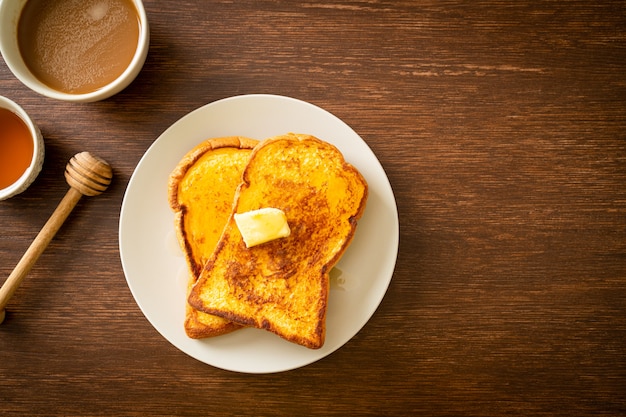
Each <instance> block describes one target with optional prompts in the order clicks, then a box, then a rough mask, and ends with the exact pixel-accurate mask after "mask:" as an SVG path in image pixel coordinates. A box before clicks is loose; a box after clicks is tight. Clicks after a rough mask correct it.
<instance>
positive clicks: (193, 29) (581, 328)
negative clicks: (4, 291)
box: [0, 0, 626, 416]
mask: <svg viewBox="0 0 626 417" xmlns="http://www.w3.org/2000/svg"><path fill="white" fill-rule="evenodd" d="M145 6H146V10H147V14H148V18H149V19H150V24H151V35H152V42H151V48H150V53H149V56H148V59H147V61H146V65H145V66H144V69H143V71H142V72H141V74H140V75H139V77H138V78H137V79H136V80H135V82H134V83H133V84H131V85H130V86H129V87H128V88H127V89H126V90H124V91H123V92H122V93H120V94H118V95H116V96H114V97H113V98H111V99H109V100H105V101H103V102H98V103H92V104H71V103H63V102H57V101H53V100H51V99H46V98H43V97H40V96H38V95H36V94H35V93H33V92H31V91H29V90H27V89H26V88H25V87H24V86H22V85H21V84H20V83H19V82H18V81H17V80H16V79H15V77H13V75H12V74H11V73H10V71H9V69H8V68H7V67H6V65H5V64H4V62H2V63H0V94H2V95H4V96H7V97H9V98H11V99H13V100H15V101H16V102H18V103H19V104H20V105H22V106H23V107H24V109H25V110H26V111H27V112H28V113H29V114H30V115H31V116H32V117H33V119H34V120H35V122H37V123H38V124H39V126H40V127H41V129H42V131H43V134H44V137H45V140H46V151H47V157H46V162H45V164H44V168H43V171H42V174H41V175H40V177H39V178H38V179H37V180H36V181H35V183H34V184H33V185H32V186H31V188H29V190H27V191H26V192H25V193H24V194H22V195H20V196H18V197H15V198H12V199H10V200H7V201H3V202H2V203H1V204H0V224H1V225H2V227H1V231H0V275H4V276H8V275H9V273H10V271H11V270H12V268H13V267H14V266H15V264H16V263H17V261H18V260H19V258H20V256H21V254H22V253H23V252H24V251H25V249H26V248H27V247H28V244H29V242H30V241H32V239H33V237H34V236H35V235H36V233H37V231H38V230H39V229H40V228H41V226H42V225H43V223H44V222H45V220H46V218H47V216H48V215H49V213H51V212H52V211H53V209H54V207H55V206H56V204H57V202H58V201H59V199H60V198H61V197H62V195H63V194H64V192H65V189H66V184H65V181H64V180H63V178H62V175H61V173H62V172H63V169H64V166H65V164H66V162H67V160H68V159H69V158H70V157H71V156H72V155H73V154H75V153H76V152H78V151H82V150H87V151H90V152H92V153H94V154H97V155H99V156H101V157H102V158H104V159H105V160H107V161H108V162H109V163H110V164H111V165H112V166H113V170H114V172H113V175H114V180H113V182H112V184H111V186H110V187H109V189H108V190H107V192H105V193H103V194H102V195H101V196H99V197H98V198H97V199H93V200H92V199H85V200H84V201H81V202H80V203H79V205H78V207H77V208H76V209H75V210H74V212H73V213H72V215H71V216H70V218H69V219H68V220H67V221H66V223H65V224H64V226H63V227H62V228H61V230H60V231H59V233H58V234H57V236H56V237H55V239H54V240H53V241H52V243H51V244H50V246H49V247H48V249H47V251H46V252H45V253H44V254H43V255H42V256H41V258H40V260H39V261H38V263H37V265H36V267H35V268H34V269H33V270H32V271H31V273H30V276H29V279H28V280H26V281H25V282H24V283H23V285H22V286H21V287H20V288H19V290H18V291H17V292H16V293H15V295H14V297H13V299H12V301H11V302H10V303H9V305H8V306H7V310H8V314H7V317H6V320H5V322H4V323H3V324H2V325H1V326H0V352H2V353H1V354H0V404H2V411H3V413H5V414H7V415H225V416H229V415H232V416H235V415H236V416H245V415H251V416H252V415H255V416H256V415H294V414H309V415H429V416H437V415H441V416H444V415H445V416H448V415H457V416H470V415H471V416H501V415H524V416H529V415H538V416H541V415H551V416H552V415H562V416H578V415H580V416H583V415H585V416H586V415H607V416H609V415H610V416H617V415H626V390H625V388H624V387H626V357H625V353H624V352H626V272H625V271H626V217H625V215H626V187H625V185H626V35H625V32H624V28H625V27H626V8H625V7H624V3H623V2H619V1H599V2H584V1H566V2H557V1H540V2H507V1H497V0H489V1H477V2H474V1H471V2H470V1H466V2H462V1H393V2H391V1H344V2H337V1H331V2H308V3H297V4H296V3H293V2H283V1H265V2H257V1H237V2H230V1H211V2H205V1H194V0H187V1H182V2H181V1H168V0H162V1H158V2H157V1H154V0H152V1H145ZM248 93H272V94H282V95H287V96H292V97H295V98H299V99H303V100H307V101H309V102H312V103H314V104H316V105H319V106H321V107H323V108H325V109H327V110H329V111H330V112H332V113H334V114H336V115H337V116H338V117H340V118H341V119H343V120H344V121H345V122H346V123H348V124H349V125H350V126H352V127H353V128H354V129H355V130H356V131H357V132H358V133H359V134H360V135H361V136H362V137H363V139H364V140H365V141H366V142H367V143H368V145H369V146H370V147H371V148H372V150H373V151H374V152H375V153H376V155H377V157H378V158H379V160H380V161H381V163H382V165H383V167H384V168H385V170H386V172H387V174H388V176H389V179H390V182H391V184H392V187H393V189H394V193H395V196H396V200H397V204H398V211H399V217H400V231H401V236H400V250H399V254H398V263H397V266H396V271H395V273H394V276H393V280H392V283H391V286H390V288H389V290H388V292H387V294H386V295H385V298H384V299H383V301H382V303H381V305H380V307H379V309H378V310H377V312H376V313H375V314H374V316H373V317H372V319H371V320H370V322H369V323H368V324H367V325H366V326H365V327H364V328H363V329H362V331H361V332H359V333H358V334H357V336H356V337H355V338H354V339H352V340H351V341H350V342H348V343H347V344H346V345H345V346H344V347H342V348H341V349H339V350H338V351H337V352H335V353H333V354H332V355H330V356H328V357H326V358H324V359H323V360H321V361H318V362H316V363H314V364H311V365H309V366H306V367H304V368H301V369H298V370H294V371H290V372H286V373H279V374H272V375H243V374H236V373H231V372H227V371H222V370H219V369H215V368H213V367H210V366H208V365H205V364H202V363H200V362H198V361H196V360H194V359H192V358H190V357H188V356H186V355H185V354H183V353H182V352H180V351H178V350H177V349H176V348H174V347H173V346H171V345H170V344H169V343H168V342H167V341H166V340H165V339H163V338H162V337H161V336H160V335H159V334H158V333H157V331H156V330H154V329H153V328H152V326H151V325H150V324H149V323H148V321H147V320H146V319H145V318H144V317H143V315H142V314H141V311H140V310H139V308H138V307H137V305H136V304H135V302H134V300H133V297H132V295H131V293H130V291H129V290H128V287H127V285H126V282H125V279H124V274H123V271H122V268H121V265H120V261H119V251H118V243H117V237H118V236H117V227H118V220H119V210H120V205H121V202H122V199H123V195H124V191H125V189H126V186H127V184H128V180H129V178H130V176H131V175H132V172H133V170H134V168H135V166H136V164H137V163H138V161H139V159H140V158H141V156H142V155H143V153H144V152H145V150H146V149H147V148H148V147H149V146H150V144H151V143H152V142H153V141H154V139H156V138H157V137H158V136H159V135H160V134H161V133H162V132H163V131H164V130H165V129H166V128H167V127H168V126H170V125H171V124H172V123H174V122H175V121H176V120H178V119H179V118H180V117H182V116H183V115H185V114H186V113H187V112H189V111H191V110H193V109H195V108H197V107H200V106H201V105H204V104H206V103H209V102H212V101H214V100H217V99H220V98H224V97H228V96H233V95H238V94H248ZM86 230H88V231H89V233H87V234H86V233H85V231H86ZM79 243H80V244H79Z"/></svg>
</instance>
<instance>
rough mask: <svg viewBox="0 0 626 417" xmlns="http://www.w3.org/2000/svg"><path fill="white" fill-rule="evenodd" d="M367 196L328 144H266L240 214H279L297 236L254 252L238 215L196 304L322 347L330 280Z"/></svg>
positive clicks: (291, 138)
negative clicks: (268, 210) (268, 211)
mask: <svg viewBox="0 0 626 417" xmlns="http://www.w3.org/2000/svg"><path fill="white" fill-rule="evenodd" d="M367 194H368V188H367V183H366V181H365V179H364V178H363V176H362V175H361V174H360V173H359V172H358V171H357V170H356V169H355V168H354V167H353V166H352V165H350V164H348V163H347V162H346V161H345V160H344V158H343V156H342V155H341V153H340V152H339V150H338V149H337V148H336V147H334V146H333V145H331V144H329V143H326V142H323V141H321V140H319V139H317V138H315V137H313V136H309V135H299V134H288V135H283V136H279V137H275V138H270V139H266V140H265V141H263V142H261V143H260V144H259V145H258V146H257V147H255V148H254V150H253V151H252V154H251V156H250V159H249V162H248V165H247V166H246V168H245V170H244V172H243V182H242V183H241V184H240V185H239V187H238V189H237V193H236V196H235V203H234V205H233V214H234V213H242V212H246V211H249V210H254V209H258V208H262V207H276V208H280V209H281V210H283V211H284V212H285V214H286V215H287V219H288V222H289V225H290V228H291V230H292V233H291V235H290V236H289V237H286V238H281V239H277V240H274V241H271V242H268V243H265V244H262V245H259V246H255V247H253V248H247V247H246V246H245V244H244V243H243V240H242V238H241V234H240V233H239V231H238V229H237V227H236V224H235V222H234V218H233V214H231V216H230V218H229V219H228V222H227V224H226V227H225V228H224V230H223V233H222V236H221V238H220V240H219V242H218V244H217V247H216V248H215V251H214V252H213V254H212V255H211V257H210V258H209V259H208V261H207V263H206V265H205V268H204V270H203V271H202V272H201V274H200V277H199V279H198V281H197V283H196V284H195V285H194V287H193V288H192V290H191V291H190V294H189V299H188V302H189V304H190V305H192V306H193V307H194V308H196V309H198V310H202V311H204V312H207V313H210V314H214V315H217V316H220V317H223V318H225V319H227V320H230V321H234V322H237V323H240V324H242V325H248V326H254V327H257V328H262V329H266V330H269V331H271V332H274V333H276V334H277V335H279V336H281V337H283V338H284V339H286V340H289V341H291V342H294V343H298V344H300V345H303V346H306V347H309V348H312V349H318V348H320V347H322V345H323V344H324V339H325V333H326V309H327V304H328V293H329V272H330V270H331V269H332V267H333V266H334V265H335V264H336V263H337V261H338V260H339V258H340V257H341V255H342V254H343V253H344V252H345V250H346V248H347V247H348V245H349V244H350V242H351V241H352V238H353V236H354V232H355V228H356V224H357V220H358V219H359V218H360V217H361V215H362V214H363V211H364V209H365V203H366V200H367Z"/></svg>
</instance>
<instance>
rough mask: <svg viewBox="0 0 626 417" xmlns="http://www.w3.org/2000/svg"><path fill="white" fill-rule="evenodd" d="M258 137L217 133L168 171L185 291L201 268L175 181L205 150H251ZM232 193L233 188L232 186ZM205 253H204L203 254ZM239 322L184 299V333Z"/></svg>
mask: <svg viewBox="0 0 626 417" xmlns="http://www.w3.org/2000/svg"><path fill="white" fill-rule="evenodd" d="M257 143H258V141H256V140H254V139H250V138H247V137H241V136H231V137H221V138H214V139H208V140H205V141H203V142H201V143H200V144H198V145H197V146H195V147H194V148H193V149H191V150H190V151H189V152H188V153H187V154H186V155H185V156H184V157H183V158H182V159H181V160H180V162H179V163H178V165H177V166H176V168H175V169H174V170H173V171H172V173H171V174H170V177H169V181H168V201H169V204H170V207H171V209H172V210H173V211H174V213H175V220H174V221H175V229H176V237H177V240H178V242H179V245H180V247H181V249H182V251H183V253H184V256H185V261H186V263H187V267H188V268H187V269H188V273H189V280H188V285H187V293H189V291H190V290H191V287H192V286H193V284H194V283H195V282H196V280H197V278H198V276H199V275H200V271H201V270H202V268H203V265H201V264H200V263H199V262H197V261H196V259H194V256H193V252H194V251H193V248H192V247H191V243H190V241H189V240H188V239H187V237H186V236H187V232H186V231H185V226H184V225H185V221H184V220H185V213H186V211H187V208H186V207H185V206H184V205H182V204H181V203H180V201H179V185H180V184H181V181H182V180H183V179H184V177H185V175H186V174H187V172H188V171H189V170H190V169H192V168H193V167H194V165H195V164H196V162H197V161H198V160H199V159H200V158H202V157H203V156H204V155H205V154H206V153H207V152H211V151H213V150H216V149H221V148H228V147H231V148H237V149H249V150H251V149H252V148H254V146H256V144H257ZM233 193H234V190H233ZM206 257H208V254H207V256H206ZM241 327H242V326H241V325H239V324H236V323H233V322H231V321H229V320H225V319H223V318H221V317H217V316H214V315H210V314H207V313H204V312H201V311H198V310H196V309H194V308H193V307H191V306H190V305H189V304H187V303H186V307H185V321H184V329H185V332H186V334H187V335H188V336H189V337H190V338H193V339H201V338H206V337H212V336H218V335H221V334H225V333H229V332H232V331H234V330H237V329H239V328H241Z"/></svg>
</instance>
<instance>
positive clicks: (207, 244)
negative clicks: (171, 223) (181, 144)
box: [168, 136, 258, 339]
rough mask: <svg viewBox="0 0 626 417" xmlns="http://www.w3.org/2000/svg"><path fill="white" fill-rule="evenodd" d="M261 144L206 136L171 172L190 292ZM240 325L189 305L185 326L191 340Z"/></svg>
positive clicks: (170, 191) (172, 204) (172, 196)
mask: <svg viewBox="0 0 626 417" xmlns="http://www.w3.org/2000/svg"><path fill="white" fill-rule="evenodd" d="M257 143H258V142H257V141H256V140H254V139H250V138H246V137H237V136H233V137H223V138H215V139H209V140H206V141H204V142H201V143H200V144H199V145H197V146H196V147H194V148H193V149H191V150H190V151H189V152H188V153H187V154H186V155H185V156H184V157H183V158H182V159H181V161H180V162H179V163H178V165H177V166H176V168H175V169H174V170H173V171H172V173H171V174H170V177H169V183H168V199H169V204H170V207H171V209H172V210H173V211H174V213H175V229H176V237H177V239H178V242H179V244H180V247H181V249H182V250H183V253H184V256H185V261H186V263H187V267H188V271H189V280H188V289H187V291H188V292H189V291H190V290H191V286H192V285H193V284H194V283H195V282H196V280H197V279H198V276H199V275H200V272H201V271H202V268H203V266H204V264H205V263H206V261H207V259H208V258H209V256H210V255H211V253H212V252H213V250H214V249H215V246H216V245H217V242H218V240H219V237H220V235H221V234H222V229H223V228H224V225H225V224H226V221H227V220H228V217H229V215H230V212H231V211H232V204H233V199H234V196H235V191H236V189H237V186H238V185H239V183H240V182H241V175H242V173H243V169H244V167H245V166H246V164H247V163H248V158H249V156H250V153H251V150H252V148H253V147H254V146H255V145H256V144H257ZM186 304H187V303H186ZM240 327H241V325H238V324H235V323H232V322H230V321H228V320H225V319H223V318H221V317H217V316H214V315H210V314H206V313H204V312H201V311H198V310H196V309H194V308H192V307H191V306H190V305H189V304H187V305H186V307H185V322H184V328H185V332H186V333H187V335H188V336H189V337H191V338H194V339H201V338H205V337H211V336H218V335H221V334H225V333H229V332H231V331H233V330H236V329H239V328H240Z"/></svg>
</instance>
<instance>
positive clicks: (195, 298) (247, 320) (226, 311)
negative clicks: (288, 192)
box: [189, 134, 368, 349]
mask: <svg viewBox="0 0 626 417" xmlns="http://www.w3.org/2000/svg"><path fill="white" fill-rule="evenodd" d="M285 139H287V140H292V141H293V140H299V141H303V140H308V141H312V142H317V143H319V144H322V146H330V147H332V148H334V150H335V151H336V152H337V153H338V154H339V155H340V156H341V161H342V164H343V165H342V169H343V170H344V171H346V172H350V175H353V176H354V178H355V181H357V182H358V183H360V184H361V186H362V187H363V191H362V192H363V194H362V196H361V199H360V201H359V202H358V207H356V209H354V211H353V212H351V217H350V219H349V222H350V230H349V232H348V233H347V234H346V236H345V237H344V241H343V245H342V246H341V247H340V248H339V249H336V252H334V254H333V257H332V258H330V259H328V260H327V262H326V264H325V266H324V267H323V268H322V272H321V277H319V279H320V282H321V284H320V294H319V302H320V306H321V307H320V310H319V311H318V312H317V314H318V318H319V321H318V325H317V328H316V330H315V335H314V336H311V335H307V336H305V337H301V336H300V335H298V334H285V333H284V332H283V333H281V331H280V330H279V329H277V328H276V327H275V326H273V324H272V323H271V322H268V321H267V320H265V319H258V318H255V317H251V316H250V315H241V314H238V312H237V311H236V310H237V308H228V307H227V308H221V309H220V308H216V307H214V306H213V307H211V306H207V305H206V304H205V302H204V300H203V299H202V296H201V293H202V290H201V287H202V286H203V285H205V284H206V280H207V278H206V277H205V275H206V274H205V272H203V275H201V276H200V278H199V280H198V282H197V285H196V286H194V288H193V289H192V290H191V292H190V296H189V303H190V304H191V305H193V306H194V307H195V308H197V309H199V310H204V311H207V312H210V313H212V314H216V315H219V316H221V317H224V318H227V319H228V320H231V321H235V322H239V323H242V324H245V325H250V326H254V327H258V328H264V329H266V330H269V331H272V332H274V333H276V334H278V335H279V336H281V337H283V338H285V339H286V340H289V341H291V342H294V343H298V344H301V345H303V346H306V347H309V348H312V349H317V348H320V347H321V346H322V345H323V343H324V339H325V330H326V328H325V319H326V307H327V298H328V293H329V272H330V270H331V269H332V267H333V266H334V265H335V264H336V263H337V262H338V261H339V259H340V258H341V256H342V255H343V253H344V252H345V250H346V249H347V248H348V246H349V244H350V243H351V241H352V239H353V237H354V232H355V229H356V222H357V220H358V219H359V218H360V217H361V216H362V214H363V212H364V209H365V203H366V200H367V195H368V187H367V183H366V181H365V179H364V178H363V176H362V175H361V174H360V173H359V171H358V170H357V169H356V168H355V167H353V166H352V165H350V164H349V163H347V162H346V161H345V159H344V158H343V155H342V154H341V152H340V151H339V150H338V149H337V148H336V147H334V146H333V145H331V144H328V143H327V142H323V141H321V140H319V139H317V138H315V137H313V136H310V135H302V134H288V135H282V136H279V137H275V138H270V139H266V140H265V141H263V142H262V143H261V144H260V145H259V146H258V147H257V148H255V149H254V150H253V151H252V155H251V157H250V160H249V163H248V166H247V167H246V169H245V170H244V173H243V182H242V184H241V185H240V186H239V188H238V190H237V196H236V199H235V205H234V206H233V212H236V211H238V208H240V207H239V206H238V205H239V203H240V200H239V197H240V196H241V195H242V193H244V192H245V190H246V189H247V188H248V187H250V181H251V179H250V177H249V166H250V165H251V163H252V161H253V158H254V157H255V156H256V155H257V154H258V153H259V152H261V149H262V148H264V147H267V146H272V143H273V142H277V141H282V140H285ZM242 211H244V210H242ZM228 227H231V230H230V232H233V228H236V226H234V220H233V218H232V215H231V218H230V219H229V222H228V224H227V227H226V228H225V230H224V234H223V235H222V238H220V242H219V243H218V247H217V248H216V250H215V251H214V253H213V255H212V256H211V258H210V260H209V261H208V262H207V265H206V267H205V270H206V269H209V270H210V269H211V268H212V267H213V266H215V264H216V262H218V260H217V257H218V256H219V253H220V252H222V251H223V250H225V249H224V248H225V246H226V242H225V239H228V236H227V228H228ZM239 238H240V236H239ZM279 240H280V239H279ZM227 279H228V278H227Z"/></svg>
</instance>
